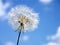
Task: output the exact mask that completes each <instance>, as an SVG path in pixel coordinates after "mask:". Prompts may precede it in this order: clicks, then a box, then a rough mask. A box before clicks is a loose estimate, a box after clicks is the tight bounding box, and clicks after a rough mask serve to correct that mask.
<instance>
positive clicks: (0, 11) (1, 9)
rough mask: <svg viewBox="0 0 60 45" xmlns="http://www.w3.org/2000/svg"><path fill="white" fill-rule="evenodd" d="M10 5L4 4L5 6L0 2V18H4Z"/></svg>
mask: <svg viewBox="0 0 60 45" xmlns="http://www.w3.org/2000/svg"><path fill="white" fill-rule="evenodd" d="M9 6H10V3H9V2H6V3H5V4H4V3H3V2H2V0H0V18H4V16H6V14H7V12H6V10H7V9H8V8H9Z"/></svg>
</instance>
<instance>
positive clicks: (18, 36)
mask: <svg viewBox="0 0 60 45" xmlns="http://www.w3.org/2000/svg"><path fill="white" fill-rule="evenodd" d="M20 35H21V30H20V32H19V35H18V39H17V45H18V44H19V38H20Z"/></svg>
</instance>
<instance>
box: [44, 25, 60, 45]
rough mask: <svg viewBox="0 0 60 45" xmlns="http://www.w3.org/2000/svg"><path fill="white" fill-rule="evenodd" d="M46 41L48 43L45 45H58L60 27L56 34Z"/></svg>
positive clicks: (59, 41)
mask: <svg viewBox="0 0 60 45" xmlns="http://www.w3.org/2000/svg"><path fill="white" fill-rule="evenodd" d="M48 39H49V40H50V42H48V43H47V44H45V45H60V26H59V27H58V30H57V33H56V34H54V35H52V36H48Z"/></svg>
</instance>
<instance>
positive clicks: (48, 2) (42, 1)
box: [39, 0, 53, 4]
mask: <svg viewBox="0 0 60 45" xmlns="http://www.w3.org/2000/svg"><path fill="white" fill-rule="evenodd" d="M39 1H40V2H41V3H43V4H50V3H51V2H52V1H53V0H39Z"/></svg>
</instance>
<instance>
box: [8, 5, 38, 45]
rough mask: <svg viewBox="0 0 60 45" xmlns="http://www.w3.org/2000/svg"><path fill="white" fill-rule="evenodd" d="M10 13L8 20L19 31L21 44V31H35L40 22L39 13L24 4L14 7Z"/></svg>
mask: <svg viewBox="0 0 60 45" xmlns="http://www.w3.org/2000/svg"><path fill="white" fill-rule="evenodd" d="M8 15H9V19H8V22H9V23H10V24H11V25H12V27H13V28H14V29H15V30H16V31H18V32H19V35H18V39H17V45H18V44H19V38H20V35H21V31H23V32H24V31H33V30H34V29H35V28H37V25H38V23H39V16H38V15H39V14H38V13H36V12H35V11H34V10H33V9H31V8H30V7H27V6H24V5H20V6H16V7H15V8H12V9H11V11H10V12H9V13H8Z"/></svg>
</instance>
